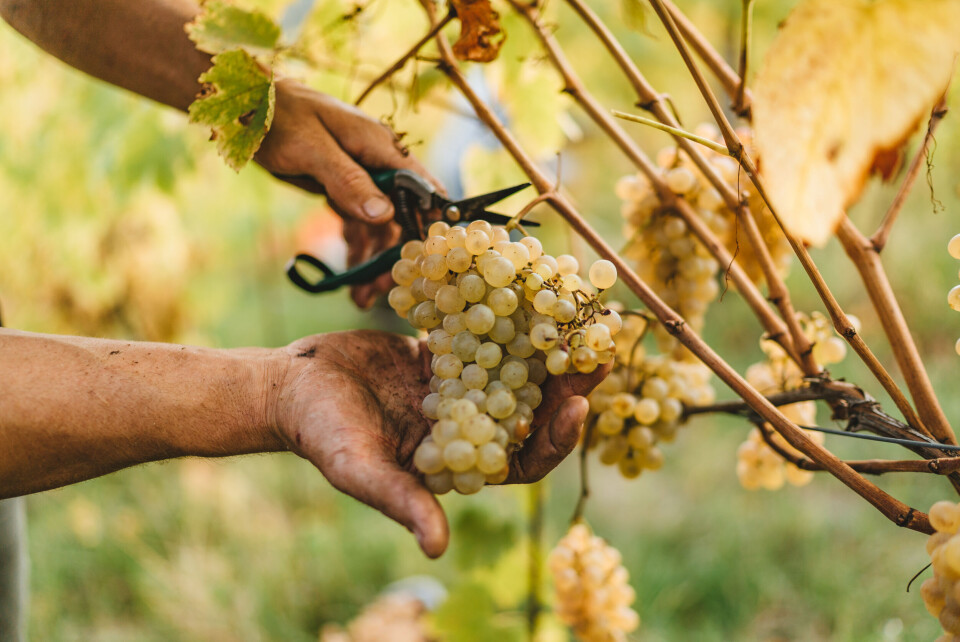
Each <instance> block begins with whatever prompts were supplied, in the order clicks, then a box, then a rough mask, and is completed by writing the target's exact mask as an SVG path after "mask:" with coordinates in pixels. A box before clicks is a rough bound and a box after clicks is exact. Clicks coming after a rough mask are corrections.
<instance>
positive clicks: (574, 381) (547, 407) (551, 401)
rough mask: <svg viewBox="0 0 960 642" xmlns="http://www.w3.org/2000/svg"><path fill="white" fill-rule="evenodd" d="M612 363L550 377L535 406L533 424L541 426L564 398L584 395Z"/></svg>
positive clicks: (595, 385)
mask: <svg viewBox="0 0 960 642" xmlns="http://www.w3.org/2000/svg"><path fill="white" fill-rule="evenodd" d="M612 368H613V364H606V365H603V366H600V367H598V368H597V369H596V370H594V371H593V372H591V373H589V374H568V375H562V376H560V377H550V378H549V379H548V380H547V382H546V383H545V384H544V386H543V401H542V402H541V403H540V406H539V407H538V408H537V411H536V413H535V414H534V418H533V425H534V427H536V426H542V425H543V424H544V423H546V422H547V421H549V420H550V418H551V417H553V415H554V413H555V412H556V411H557V408H559V407H560V404H562V403H563V401H564V399H566V398H568V397H574V396H586V395H588V394H589V393H590V391H591V390H593V389H594V388H596V387H597V385H598V384H599V383H600V382H601V381H603V380H604V378H606V376H607V374H609V372H610V370H611V369H612Z"/></svg>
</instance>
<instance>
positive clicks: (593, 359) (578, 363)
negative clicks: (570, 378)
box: [570, 346, 597, 373]
mask: <svg viewBox="0 0 960 642" xmlns="http://www.w3.org/2000/svg"><path fill="white" fill-rule="evenodd" d="M570 360H571V362H572V363H573V367H574V368H576V369H577V371H578V372H584V373H588V372H593V371H594V370H596V369H597V353H596V352H595V351H593V350H591V349H590V348H588V347H587V346H580V347H579V348H577V349H576V350H574V351H573V354H571V355H570Z"/></svg>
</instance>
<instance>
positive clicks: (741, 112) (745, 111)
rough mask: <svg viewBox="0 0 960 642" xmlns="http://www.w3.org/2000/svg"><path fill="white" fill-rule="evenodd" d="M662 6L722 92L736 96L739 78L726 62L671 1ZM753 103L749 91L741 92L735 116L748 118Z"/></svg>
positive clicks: (667, 0) (666, 1) (668, 0)
mask: <svg viewBox="0 0 960 642" xmlns="http://www.w3.org/2000/svg"><path fill="white" fill-rule="evenodd" d="M664 4H665V5H666V6H667V9H669V11H670V14H671V15H672V16H673V20H674V22H675V23H676V25H677V28H679V29H680V33H682V34H683V38H684V39H685V40H686V41H687V42H689V43H690V46H691V47H693V50H694V51H696V52H697V55H698V56H699V57H700V59H701V60H703V62H704V64H706V65H707V68H708V69H710V71H711V72H712V73H713V75H714V76H716V78H717V80H719V81H720V84H721V85H723V89H724V91H726V92H727V95H729V96H730V97H731V98H733V97H735V96H736V95H737V92H738V91H739V88H740V85H741V83H740V76H739V75H737V73H736V72H735V71H734V70H733V69H731V68H730V66H729V65H728V64H727V61H726V60H724V59H723V56H721V55H720V54H719V53H718V52H717V50H716V49H714V48H713V45H711V44H710V42H709V41H708V40H707V39H706V38H704V37H703V34H701V33H700V31H699V30H698V29H697V28H696V26H695V25H694V24H693V23H692V22H690V19H689V18H687V16H685V15H684V13H683V12H682V11H680V10H679V9H678V8H677V7H676V5H674V4H673V2H671V0H665V1H664ZM752 102H753V97H752V96H751V95H750V90H749V89H744V90H743V101H742V104H741V105H740V108H739V109H737V108H736V103H734V111H736V113H737V116H740V117H741V118H749V117H750V104H751V103H752Z"/></svg>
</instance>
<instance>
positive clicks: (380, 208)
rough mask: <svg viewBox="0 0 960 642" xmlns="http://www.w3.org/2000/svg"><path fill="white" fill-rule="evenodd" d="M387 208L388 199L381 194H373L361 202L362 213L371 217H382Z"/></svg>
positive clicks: (388, 205)
mask: <svg viewBox="0 0 960 642" xmlns="http://www.w3.org/2000/svg"><path fill="white" fill-rule="evenodd" d="M389 210H390V201H388V200H387V199H385V198H383V197H381V196H374V197H373V198H371V199H370V200H368V201H367V202H366V203H364V204H363V213H364V214H366V215H367V216H368V217H369V218H372V219H377V218H382V217H384V216H385V215H386V214H387V212H388V211H389Z"/></svg>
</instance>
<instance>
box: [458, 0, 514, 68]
mask: <svg viewBox="0 0 960 642" xmlns="http://www.w3.org/2000/svg"><path fill="white" fill-rule="evenodd" d="M450 1H451V4H452V5H453V8H454V9H455V10H456V12H457V17H458V18H459V19H460V38H458V39H457V42H455V43H454V45H453V55H454V56H456V57H457V59H458V60H470V61H473V62H491V61H493V60H496V58H497V54H499V53H500V47H501V46H502V45H503V40H504V36H503V34H502V30H501V29H500V15H499V14H498V13H497V12H496V11H494V9H493V7H492V6H491V5H490V0H450ZM497 36H499V37H497Z"/></svg>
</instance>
